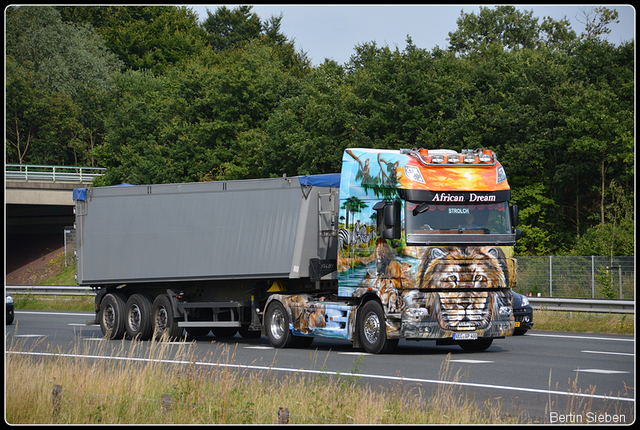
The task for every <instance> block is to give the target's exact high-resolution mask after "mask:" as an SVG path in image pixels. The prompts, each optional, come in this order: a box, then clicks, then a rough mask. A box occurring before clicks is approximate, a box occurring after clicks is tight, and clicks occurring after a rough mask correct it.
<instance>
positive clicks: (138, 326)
mask: <svg viewBox="0 0 640 430" xmlns="http://www.w3.org/2000/svg"><path fill="white" fill-rule="evenodd" d="M151 302H152V299H151V297H150V296H148V295H146V294H134V295H132V296H131V297H129V300H127V304H126V305H125V321H124V324H125V329H126V330H127V334H128V335H129V337H131V339H138V340H149V339H151V336H152V335H153V322H152V320H151V318H152V317H151V306H152V305H153V304H152V303H151Z"/></svg>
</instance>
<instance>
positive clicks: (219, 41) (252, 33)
mask: <svg viewBox="0 0 640 430" xmlns="http://www.w3.org/2000/svg"><path fill="white" fill-rule="evenodd" d="M252 7H253V6H239V7H238V8H237V9H233V10H230V9H228V8H227V7H226V6H222V7H219V8H218V9H216V11H215V13H213V14H212V13H211V12H209V10H208V9H207V19H205V20H204V22H203V23H202V27H203V28H204V29H205V30H206V32H207V35H208V36H207V39H208V41H209V45H211V47H212V48H213V49H214V50H215V51H224V50H226V49H229V48H232V47H234V46H237V45H238V44H240V43H244V42H248V41H250V40H253V39H256V38H258V37H259V36H260V34H261V33H262V22H261V21H260V17H259V16H258V15H257V14H256V13H254V12H251V9H252Z"/></svg>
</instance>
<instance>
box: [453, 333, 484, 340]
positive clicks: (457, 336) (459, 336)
mask: <svg viewBox="0 0 640 430" xmlns="http://www.w3.org/2000/svg"><path fill="white" fill-rule="evenodd" d="M453 339H454V340H477V339H478V333H476V332H471V333H454V334H453Z"/></svg>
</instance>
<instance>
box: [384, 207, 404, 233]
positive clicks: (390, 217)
mask: <svg viewBox="0 0 640 430" xmlns="http://www.w3.org/2000/svg"><path fill="white" fill-rule="evenodd" d="M400 206H401V205H400V202H399V201H397V200H396V201H394V202H393V203H387V204H386V205H385V206H384V209H383V224H384V226H383V230H382V238H383V239H390V240H393V239H400Z"/></svg>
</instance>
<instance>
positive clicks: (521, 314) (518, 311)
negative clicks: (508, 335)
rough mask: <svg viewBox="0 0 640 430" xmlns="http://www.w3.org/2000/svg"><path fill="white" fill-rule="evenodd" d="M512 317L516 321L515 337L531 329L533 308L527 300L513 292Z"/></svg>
mask: <svg viewBox="0 0 640 430" xmlns="http://www.w3.org/2000/svg"><path fill="white" fill-rule="evenodd" d="M513 316H514V318H515V320H516V329H515V330H514V332H513V334H514V335H515V336H520V335H523V334H525V333H526V332H527V330H530V329H531V328H532V327H533V308H532V307H531V303H529V299H527V298H526V297H525V296H523V295H522V294H518V293H516V292H515V291H514V292H513Z"/></svg>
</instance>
